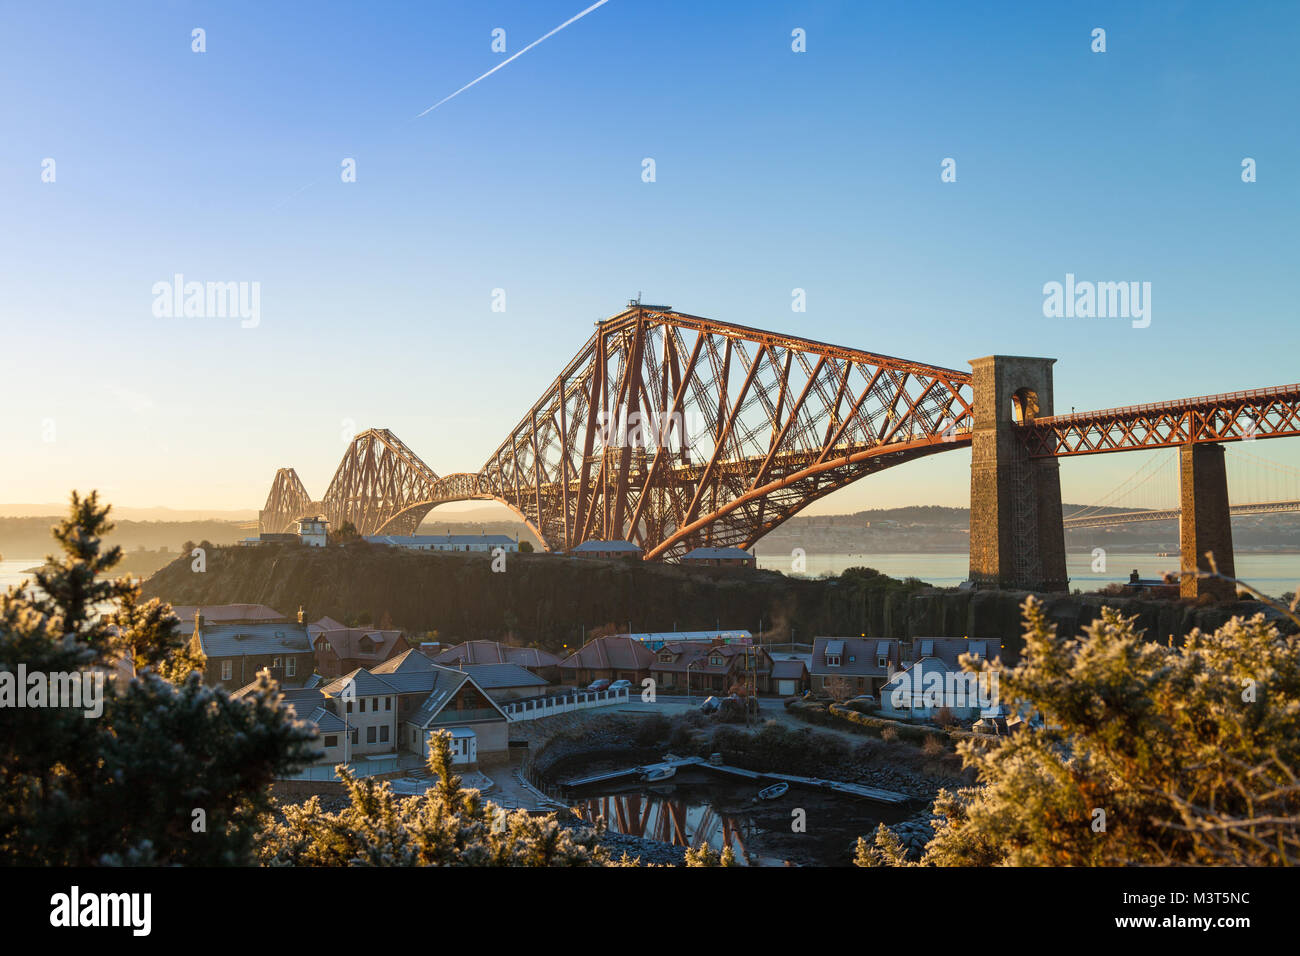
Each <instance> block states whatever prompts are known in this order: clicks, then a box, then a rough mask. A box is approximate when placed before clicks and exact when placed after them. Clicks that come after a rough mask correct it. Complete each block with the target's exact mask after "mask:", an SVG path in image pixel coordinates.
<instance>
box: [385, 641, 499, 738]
mask: <svg viewBox="0 0 1300 956" xmlns="http://www.w3.org/2000/svg"><path fill="white" fill-rule="evenodd" d="M374 676H376V677H378V678H380V679H381V680H383V681H384V682H385V683H386V684H388V686H390V687H392V688H394V690H395V691H396V693H397V720H398V727H399V731H400V734H401V749H403V750H408V751H411V752H412V753H417V754H419V755H420V756H422V757H427V756H428V754H429V734H430V732H432V731H433V730H449V731H452V732H453V733H452V736H453V747H452V756H453V759H455V761H456V762H457V763H470V764H472V763H477V762H478V761H482V760H486V761H489V762H495V761H499V760H505V759H507V758H508V753H509V733H508V724H509V722H510V719H509V717H507V716H506V713H505V711H503V710H502V709H501V708H500V707H499V706H497V703H496V702H495V701H494V700H493V699H492V698H491V697H490V696H489V695H488V693H487V692H486V691H485V690H484V689H483V688H482V687H480V686H479V685H478V683H477V682H476V681H475V680H474V678H473V677H471V676H470V674H468V673H466V672H465V671H463V670H456V669H455V668H451V667H444V666H442V665H440V664H435V663H434V662H433V661H431V660H429V658H427V657H425V656H424V655H423V654H421V653H420V652H419V651H416V650H408V651H404V652H402V653H401V654H399V655H398V656H397V657H394V658H391V659H390V660H387V661H385V662H384V663H382V664H380V665H378V666H377V667H376V668H375V669H374Z"/></svg>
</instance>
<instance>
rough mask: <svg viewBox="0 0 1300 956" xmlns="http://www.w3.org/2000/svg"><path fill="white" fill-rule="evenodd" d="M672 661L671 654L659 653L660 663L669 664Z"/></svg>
mask: <svg viewBox="0 0 1300 956" xmlns="http://www.w3.org/2000/svg"><path fill="white" fill-rule="evenodd" d="M672 662H673V655H671V654H660V655H659V663H660V664H671V663H672Z"/></svg>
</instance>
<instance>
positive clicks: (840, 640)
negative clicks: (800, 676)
mask: <svg viewBox="0 0 1300 956" xmlns="http://www.w3.org/2000/svg"><path fill="white" fill-rule="evenodd" d="M899 655H900V649H899V642H898V641H893V640H885V639H881V638H874V637H818V638H814V639H813V652H812V662H811V663H810V665H809V667H808V673H809V676H810V677H811V679H812V690H813V693H815V694H817V695H819V696H822V697H835V698H839V699H843V698H847V697H857V696H858V695H860V694H873V695H874V694H876V692H877V691H879V689H880V687H881V685H882V684H884V683H885V681H887V680H888V679H889V677H890V675H891V674H892V673H893V672H894V671H895V670H897V669H898V667H899V664H900V656H899Z"/></svg>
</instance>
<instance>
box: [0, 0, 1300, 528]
mask: <svg viewBox="0 0 1300 956" xmlns="http://www.w3.org/2000/svg"><path fill="white" fill-rule="evenodd" d="M590 2H591V0H528V2H493V0H479V2H474V3H450V2H436V3H435V2H429V3H411V4H407V5H398V4H367V5H361V4H342V3H324V2H312V3H301V4H290V3H274V4H267V3H229V2H225V3H212V4H207V3H166V4H161V3H160V4H145V3H131V4H112V5H110V4H92V3H89V2H86V3H40V4H24V5H21V6H20V5H16V4H12V3H11V4H8V5H6V10H5V17H4V21H5V23H4V29H3V30H0V84H2V85H3V96H0V129H2V130H3V136H0V182H2V183H3V188H0V221H3V224H4V228H3V229H0V277H2V278H3V286H2V287H3V289H4V295H3V297H2V298H0V327H2V330H3V336H2V337H0V373H2V379H0V387H3V389H4V396H3V406H0V407H3V414H2V416H0V441H2V442H3V446H2V447H4V448H5V450H6V455H5V456H4V457H5V459H6V461H5V463H4V466H3V468H0V501H7V502H21V501H51V500H59V499H62V498H63V497H64V496H65V495H66V493H67V491H68V489H70V488H73V487H77V488H82V489H86V488H89V487H99V488H101V489H104V490H105V491H106V492H107V494H108V496H109V498H110V499H112V500H114V501H117V502H119V503H121V504H123V505H132V506H150V505H168V506H172V507H178V508H179V507H211V508H257V507H259V506H260V505H261V503H262V501H263V499H264V498H265V495H266V492H267V489H268V487H269V484H270V479H271V477H272V475H273V473H274V471H275V469H276V468H277V467H279V466H281V465H292V466H294V467H296V468H297V469H298V472H299V474H300V475H301V476H302V477H303V479H304V481H305V482H306V483H307V486H308V489H309V490H310V491H311V492H312V493H314V494H316V495H320V494H322V493H323V492H324V489H325V486H326V484H327V483H328V481H329V478H330V476H331V474H332V473H333V470H334V468H335V466H336V465H337V463H338V460H339V458H340V457H341V455H342V452H343V450H344V442H343V441H342V440H341V433H342V432H343V431H344V429H345V427H346V426H347V424H348V423H354V424H355V428H356V430H360V429H363V428H366V427H372V426H384V427H388V428H391V429H393V430H394V431H395V432H396V433H397V434H398V435H399V436H400V437H401V438H403V439H404V440H405V441H406V442H407V444H409V445H410V446H412V447H413V448H414V449H416V451H418V452H419V453H420V454H421V455H422V456H423V457H424V458H425V460H426V461H427V462H428V463H429V464H430V465H431V466H432V467H433V468H434V469H435V470H437V471H439V472H442V473H446V472H453V471H462V470H475V469H477V468H478V467H479V466H480V465H481V464H482V462H483V461H484V460H485V459H486V457H487V456H488V454H490V452H491V451H492V450H493V449H494V448H495V447H496V445H497V444H498V443H499V442H500V440H501V439H502V438H503V437H504V436H505V434H506V433H507V431H508V430H509V428H510V427H511V426H512V425H513V424H514V423H515V422H516V421H517V420H518V418H519V416H520V415H521V414H522V413H523V412H524V411H525V410H526V409H527V407H528V406H529V405H530V404H531V403H532V402H533V401H534V400H535V399H536V397H537V396H538V395H539V394H540V393H541V392H542V390H543V389H544V388H545V387H546V385H547V384H548V382H549V381H550V380H551V379H552V378H553V376H554V375H555V373H556V372H557V371H558V370H559V369H560V367H561V366H562V365H563V364H564V363H565V362H566V361H567V360H568V359H569V358H570V357H571V356H572V354H573V353H574V352H575V351H576V350H577V349H578V348H579V346H580V345H581V344H582V342H583V341H584V340H585V339H586V337H587V336H588V335H589V334H590V332H591V328H592V322H593V321H594V320H596V319H598V318H601V317H603V316H606V315H609V314H611V313H613V312H616V311H618V310H619V309H620V308H621V307H622V305H623V304H624V303H625V302H626V301H627V299H628V298H630V297H633V296H635V295H636V293H637V292H638V291H640V292H642V293H643V294H644V298H645V300H646V301H651V302H661V303H668V304H671V305H673V306H675V307H677V308H679V309H681V310H683V311H688V312H692V313H695V314H699V315H706V316H712V317H714V318H718V319H722V320H729V321H736V322H742V323H745V324H750V325H757V326H761V327H768V328H774V329H781V330H786V331H790V332H794V333H798V334H802V335H807V336H809V337H812V338H815V339H821V340H826V341H831V342H836V343H841V344H845V345H852V346H857V347H861V348H867V349H871V350H875V351H880V352H885V353H890V354H895V355H901V356H905V357H909V358H915V359H918V360H923V361H928V362H933V363H935V364H940V365H948V366H955V367H962V368H964V367H966V365H965V363H966V360H968V359H970V358H973V357H976V356H982V355H987V354H989V353H994V352H1005V353H1012V354H1030V355H1049V356H1055V357H1057V358H1059V360H1060V361H1059V362H1058V364H1057V366H1056V391H1057V396H1058V410H1065V411H1068V410H1069V406H1076V407H1078V408H1079V409H1084V408H1095V407H1109V406H1112V405H1122V404H1129V403H1136V402H1142V401H1150V400H1157V399H1162V398H1170V397H1176V396H1185V395H1196V394H1204V393H1209V392H1217V391H1225V390H1232V389H1238V388H1246V387H1252V386H1257V385H1268V384H1280V383H1286V382H1293V381H1296V380H1297V379H1300V375H1298V374H1297V372H1298V371H1300V363H1297V361H1296V357H1297V344H1298V340H1300V333H1298V332H1297V328H1298V324H1300V304H1298V301H1300V300H1298V299H1297V292H1296V283H1297V277H1298V276H1300V268H1298V267H1297V265H1298V264H1297V252H1298V251H1300V243H1298V242H1297V238H1296V231H1297V223H1300V124H1297V122H1296V108H1297V103H1298V102H1300V80H1298V79H1297V55H1296V50H1295V38H1296V37H1297V36H1298V35H1300V6H1298V5H1296V4H1294V3H1272V4H1269V3H1262V4H1252V5H1250V6H1249V7H1241V6H1235V5H1222V4H1210V3H1199V4H1198V3H1168V4H1163V3H1161V4H1158V3H1142V4H1133V3H1107V4H1088V5H1085V4H1070V5H1066V4H1044V3H1025V4H1011V3H1006V4H1003V3H998V4H970V3H939V4H918V3H887V4H877V3H871V4H867V3H857V2H848V0H845V2H824V3H796V2H788V3H765V2H752V3H745V4H739V3H736V4H701V3H699V2H687V0H663V2H650V0H610V2H608V3H606V4H605V5H604V6H602V7H601V8H600V9H598V10H595V11H593V12H592V13H590V14H589V15H588V16H586V17H584V18H583V19H581V20H579V21H577V22H575V23H574V24H572V25H571V26H569V27H568V28H567V29H565V30H563V31H562V32H560V33H558V34H556V35H555V36H553V37H551V38H550V39H548V40H546V41H545V42H544V43H542V44H541V45H539V46H537V47H536V48H535V49H533V50H531V51H529V52H527V53H525V54H524V55H523V56H521V57H519V58H518V59H517V60H515V61H513V62H511V63H510V64H509V65H507V66H505V67H504V68H503V69H501V70H499V71H498V72H496V73H495V74H493V75H492V76H490V77H488V78H487V79H485V80H483V81H482V82H481V83H479V84H478V85H476V86H474V87H473V88H471V89H469V90H467V91H466V92H464V93H462V94H461V95H460V96H458V97H456V98H455V99H453V100H451V101H449V102H448V103H446V104H445V105H443V106H441V107H439V108H438V109H436V110H434V111H433V112H431V113H428V114H427V115H425V116H423V117H421V118H419V119H416V118H415V117H416V115H417V114H418V113H420V112H421V111H422V110H424V109H426V108H427V107H429V106H431V105H432V104H434V103H436V102H437V101H438V100H440V99H442V98H443V97H445V96H447V95H448V94H450V93H452V92H453V91H455V90H456V89H458V88H459V87H461V86H463V85H464V84H465V83H467V82H469V81H470V80H472V79H474V78H475V77H476V76H479V75H480V74H482V73H483V72H484V71H486V70H488V69H490V68H492V67H493V66H495V65H497V64H498V63H500V62H501V61H502V60H503V59H504V56H503V55H501V54H498V53H494V52H493V51H492V50H491V48H490V44H491V31H492V30H493V29H494V28H497V27H500V28H503V29H504V30H505V31H506V38H507V48H508V53H513V52H515V51H517V50H519V49H521V48H522V47H523V46H525V45H526V44H527V43H530V42H532V41H533V40H534V39H536V38H537V37H539V36H541V35H542V34H544V33H546V32H547V31H548V30H550V29H552V28H553V27H555V26H557V25H558V24H560V23H562V22H563V21H564V20H566V19H568V18H569V17H571V16H573V15H574V14H575V13H578V12H579V11H580V10H581V9H583V8H584V7H585V6H587V5H588V3H590ZM195 27H201V28H203V29H204V30H205V31H206V45H207V51H206V52H205V53H202V54H198V53H194V52H192V51H191V30H192V29H193V28H195ZM796 27H798V28H802V29H804V30H806V31H807V52H806V53H794V52H792V50H791V31H792V30H793V29H794V28H796ZM1095 27H1102V28H1104V29H1105V30H1106V44H1107V51H1106V52H1105V53H1104V54H1100V53H1093V52H1092V51H1091V49H1090V45H1091V42H1092V41H1091V31H1092V30H1093V28H1095ZM47 157H49V158H53V159H54V160H55V161H56V163H57V166H56V176H57V178H56V181H55V182H54V183H43V182H42V181H41V162H42V160H43V159H45V158H47ZM345 157H353V158H355V159H356V161H357V182H356V183H343V182H341V179H340V163H341V161H342V160H343V159H344V158H345ZM644 157H653V158H654V159H655V161H656V164H657V181H656V182H655V183H652V184H648V183H644V182H642V180H641V161H642V159H643V158H644ZM945 157H952V158H954V159H955V160H956V163H957V181H956V182H955V183H942V182H940V163H941V161H942V160H943V159H944V158H945ZM1244 157H1252V158H1254V159H1255V160H1256V161H1257V164H1258V167H1257V168H1258V181H1257V182H1255V183H1251V184H1246V183H1243V182H1242V181H1241V161H1242V159H1243V158H1244ZM1067 272H1072V273H1075V274H1076V275H1077V276H1078V277H1079V278H1080V279H1094V280H1107V281H1109V280H1115V281H1119V280H1136V281H1148V282H1150V283H1151V284H1152V321H1151V325H1150V327H1149V328H1145V329H1134V328H1132V327H1131V325H1130V323H1129V322H1127V321H1125V320H1120V319H1048V318H1044V317H1043V314H1042V303H1043V294H1042V287H1043V284H1044V283H1045V282H1050V281H1053V280H1056V281H1061V280H1063V278H1064V276H1065V274H1066V273H1067ZM175 273H182V274H184V275H185V276H186V277H187V279H191V280H195V279H197V280H204V281H206V280H214V281H250V282H251V281H256V282H259V283H260V286H261V318H260V324H259V325H258V326H257V327H256V328H249V329H245V328H241V327H240V324H239V322H238V320H233V319H217V318H203V319H198V318H188V319H186V318H158V317H155V316H154V314H153V312H152V308H151V306H152V304H153V295H152V292H151V289H152V287H153V284H154V283H155V282H159V281H163V280H170V278H171V277H172V276H173V274H175ZM795 287H801V288H804V289H805V290H806V291H807V302H808V310H807V312H806V313H802V314H797V313H793V312H792V311H791V308H790V301H791V299H790V297H791V289H793V288H795ZM494 288H503V289H505V290H506V295H507V300H506V301H507V311H506V312H505V313H504V314H502V313H494V312H492V311H491V308H490V306H491V294H492V290H493V289H494ZM1062 405H1063V406H1065V407H1064V408H1063V409H1062V408H1060V407H1059V406H1062ZM47 419H52V420H53V422H54V428H55V432H54V438H55V440H54V441H44V440H43V438H45V437H49V435H48V432H43V429H45V428H46V420H47ZM1296 444H1297V443H1296V442H1295V441H1294V440H1286V441H1279V442H1271V443H1267V444H1265V445H1262V446H1259V447H1258V448H1257V449H1256V452H1257V453H1259V454H1263V455H1266V456H1268V457H1271V458H1274V459H1278V460H1283V461H1287V462H1289V463H1292V464H1297V463H1300V450H1298V449H1297V448H1296V447H1295V446H1296ZM968 461H969V458H968V455H967V454H966V453H965V452H954V453H953V454H951V455H946V456H939V457H938V458H933V459H930V460H928V461H923V462H919V463H914V464H912V465H909V466H905V467H904V468H900V469H895V470H894V471H893V472H891V473H886V474H885V475H882V476H879V477H876V478H872V479H870V480H868V481H864V482H859V483H858V484H857V485H855V486H853V487H852V488H850V489H848V490H846V491H844V492H841V493H840V494H839V495H837V496H834V497H832V498H829V499H827V500H826V501H824V502H823V503H821V505H820V506H819V509H818V510H820V511H822V512H828V511H849V510H856V509H858V508H864V507H876V506H892V505H900V504H923V503H942V504H965V503H966V501H967V496H968V472H967V464H968ZM1144 461H1145V457H1144V456H1140V455H1122V456H1108V457H1105V458H1101V459H1096V460H1090V461H1075V462H1067V463H1066V465H1065V466H1064V468H1063V479H1064V486H1065V497H1066V499H1067V500H1073V501H1079V500H1095V499H1096V498H1097V497H1099V496H1100V495H1101V494H1102V493H1104V492H1105V491H1106V490H1108V489H1109V488H1110V487H1111V486H1113V485H1115V484H1117V483H1118V482H1119V481H1121V480H1122V479H1123V478H1124V477H1125V476H1126V475H1128V474H1130V473H1131V472H1132V471H1133V470H1134V469H1136V468H1137V467H1139V466H1140V465H1141V464H1142V463H1143V462H1144Z"/></svg>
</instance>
